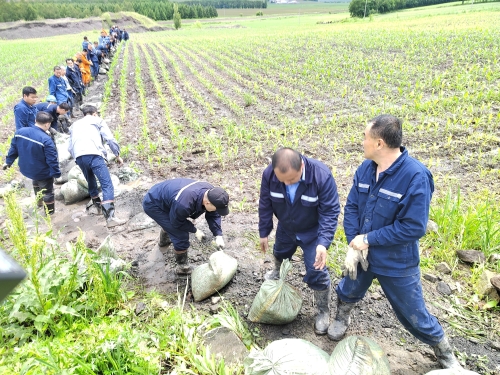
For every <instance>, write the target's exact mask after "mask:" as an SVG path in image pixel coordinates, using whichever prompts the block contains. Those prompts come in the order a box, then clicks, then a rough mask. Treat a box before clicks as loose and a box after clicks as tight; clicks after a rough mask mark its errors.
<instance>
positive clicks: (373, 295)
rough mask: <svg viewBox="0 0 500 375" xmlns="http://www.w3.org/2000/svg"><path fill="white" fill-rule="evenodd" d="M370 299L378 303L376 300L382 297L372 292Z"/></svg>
mask: <svg viewBox="0 0 500 375" xmlns="http://www.w3.org/2000/svg"><path fill="white" fill-rule="evenodd" d="M371 298H372V299H373V300H375V301H378V300H380V299H382V295H381V294H380V293H378V292H373V293H372V295H371Z"/></svg>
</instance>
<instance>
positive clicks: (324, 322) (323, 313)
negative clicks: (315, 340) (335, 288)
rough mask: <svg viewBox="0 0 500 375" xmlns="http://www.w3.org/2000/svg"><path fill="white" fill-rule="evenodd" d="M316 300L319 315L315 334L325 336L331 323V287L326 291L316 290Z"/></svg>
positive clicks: (315, 324)
mask: <svg viewBox="0 0 500 375" xmlns="http://www.w3.org/2000/svg"><path fill="white" fill-rule="evenodd" d="M314 299H315V300H316V307H317V308H318V315H316V321H315V322H314V333H316V334H317V335H325V334H326V332H327V331H328V324H329V323H330V287H328V289H325V290H315V291H314Z"/></svg>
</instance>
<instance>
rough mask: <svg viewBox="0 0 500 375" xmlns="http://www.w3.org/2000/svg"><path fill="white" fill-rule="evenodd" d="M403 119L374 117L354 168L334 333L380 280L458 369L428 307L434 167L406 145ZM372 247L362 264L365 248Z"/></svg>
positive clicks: (407, 323)
mask: <svg viewBox="0 0 500 375" xmlns="http://www.w3.org/2000/svg"><path fill="white" fill-rule="evenodd" d="M402 138H403V130H402V126H401V121H400V120H399V119H397V118H396V117H394V116H391V115H380V116H378V117H376V118H374V119H373V120H372V121H370V122H369V123H368V126H367V127H366V129H365V138H364V141H363V148H364V153H365V158H366V159H367V160H365V161H364V162H363V163H362V164H361V166H360V167H359V168H358V170H357V171H356V174H355V175H354V184H353V186H352V188H351V191H350V193H349V195H348V197H347V203H346V206H345V210H344V230H345V234H346V237H347V241H348V243H349V247H350V248H349V250H348V254H347V256H346V262H345V266H346V269H347V274H348V275H347V276H345V277H344V278H343V279H342V280H341V282H340V283H339V285H338V286H337V289H336V292H337V295H338V301H339V303H338V308H337V315H336V317H335V321H334V322H333V323H332V324H331V326H330V327H329V328H328V337H329V338H330V339H332V340H335V341H338V340H341V339H342V338H343V337H344V335H345V332H346V331H347V328H348V326H349V323H350V312H351V310H352V309H353V307H354V305H355V304H356V302H358V301H360V300H361V299H362V298H363V297H364V295H365V293H366V291H367V290H368V288H369V287H370V285H371V284H372V281H373V279H375V278H376V279H378V281H379V283H380V285H381V287H382V289H383V291H384V293H385V295H386V296H387V299H388V300H389V302H390V304H391V306H392V308H393V309H394V312H395V314H396V316H397V318H398V320H399V321H400V322H401V324H403V326H404V327H405V328H406V329H407V330H408V331H409V332H410V333H411V334H412V335H414V336H415V337H416V338H417V339H419V340H420V341H422V342H424V343H426V344H428V345H430V346H432V347H433V349H434V352H435V353H436V356H437V358H438V361H439V362H440V364H441V365H442V366H443V367H444V368H460V364H459V363H458V361H457V360H456V358H455V356H454V355H453V351H452V349H451V347H450V344H449V343H448V340H447V339H446V336H445V334H444V331H443V328H442V327H441V325H440V324H439V322H438V321H437V319H436V318H435V317H434V316H432V315H431V314H430V313H429V312H428V311H427V308H426V306H425V301H424V298H423V294H422V284H421V282H420V268H419V264H420V257H419V239H420V238H421V237H422V236H423V235H424V234H425V231H426V226H427V221H428V218H429V207H430V202H431V198H432V193H433V191H434V181H433V178H432V174H431V173H430V171H429V170H428V169H427V168H426V167H425V166H424V165H423V164H422V163H420V162H419V161H418V160H416V159H414V158H412V157H411V156H409V155H408V151H407V150H406V149H405V148H404V147H401V143H402ZM363 251H364V252H365V253H366V252H367V253H368V256H367V261H368V263H369V265H366V264H365V267H364V268H362V267H360V265H359V264H358V263H359V261H360V260H361V257H360V256H359V254H360V253H361V252H363Z"/></svg>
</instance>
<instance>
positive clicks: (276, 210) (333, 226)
mask: <svg viewBox="0 0 500 375" xmlns="http://www.w3.org/2000/svg"><path fill="white" fill-rule="evenodd" d="M302 160H303V161H304V169H303V173H302V179H301V181H300V183H299V186H298V187H297V191H296V193H295V199H294V201H293V202H290V200H289V199H288V197H287V192H286V186H285V184H284V183H282V182H280V181H279V180H278V178H277V177H276V174H275V173H274V170H273V167H272V165H269V166H268V167H267V168H266V169H265V170H264V173H263V174H262V183H261V186H260V200H259V235H260V237H261V238H265V237H267V236H269V234H270V233H271V231H272V229H273V214H274V215H276V217H277V218H278V220H279V222H278V225H279V226H280V228H282V229H283V230H284V231H285V232H286V233H287V234H288V235H289V236H290V237H292V238H296V237H299V238H300V240H301V241H303V242H304V243H310V242H312V241H314V240H316V245H323V246H324V247H326V248H328V247H329V246H330V244H331V243H332V241H333V236H334V235H335V231H336V230H337V223H338V216H339V213H340V205H339V196H338V193H337V184H336V183H335V180H334V179H333V176H332V172H330V169H328V167H327V166H326V165H325V164H323V163H322V162H320V161H318V160H314V159H309V158H306V157H302Z"/></svg>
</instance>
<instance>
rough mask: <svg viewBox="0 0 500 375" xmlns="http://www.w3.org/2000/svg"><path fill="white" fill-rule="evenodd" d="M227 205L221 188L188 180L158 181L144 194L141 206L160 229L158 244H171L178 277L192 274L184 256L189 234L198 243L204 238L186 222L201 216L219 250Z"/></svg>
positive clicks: (226, 199)
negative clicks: (192, 234)
mask: <svg viewBox="0 0 500 375" xmlns="http://www.w3.org/2000/svg"><path fill="white" fill-rule="evenodd" d="M228 204H229V195H228V194H227V192H226V191H225V190H224V189H222V188H220V187H214V186H213V185H211V184H209V183H208V182H205V181H196V180H191V179H188V178H176V179H173V180H166V181H163V182H160V183H158V184H156V185H154V186H153V187H152V188H151V189H149V191H148V192H147V193H146V196H145V197H144V200H143V202H142V207H143V208H144V212H145V213H146V214H147V215H148V216H149V217H151V218H152V219H153V220H154V221H156V222H157V223H158V225H160V227H161V230H160V240H159V242H158V245H159V246H160V247H163V246H167V245H170V244H171V243H173V245H174V251H175V260H176V263H177V267H176V273H177V274H178V275H188V274H190V273H191V267H190V265H189V263H188V253H187V251H188V248H189V245H190V244H189V233H195V236H196V238H197V239H198V241H201V240H203V239H205V234H204V233H203V232H202V231H201V230H200V229H197V228H196V227H195V226H194V224H193V223H192V222H191V221H190V220H188V219H189V218H191V219H196V218H198V217H199V216H201V215H202V214H203V213H204V214H205V220H206V221H207V223H208V227H209V228H210V231H211V232H212V233H213V235H214V236H215V243H216V244H217V247H219V248H220V249H222V248H224V246H225V245H224V239H223V238H222V228H221V216H226V215H227V214H228V213H229V208H228Z"/></svg>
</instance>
